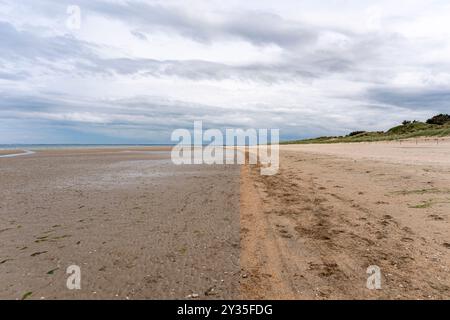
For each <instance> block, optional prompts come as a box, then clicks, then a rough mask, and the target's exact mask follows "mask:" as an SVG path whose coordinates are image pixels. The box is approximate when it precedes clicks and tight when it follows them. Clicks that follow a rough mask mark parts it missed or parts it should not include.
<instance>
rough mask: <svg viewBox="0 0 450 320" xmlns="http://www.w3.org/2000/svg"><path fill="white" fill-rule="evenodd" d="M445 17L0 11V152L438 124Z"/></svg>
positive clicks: (324, 9) (1, 4)
mask: <svg viewBox="0 0 450 320" xmlns="http://www.w3.org/2000/svg"><path fill="white" fill-rule="evenodd" d="M72 5H77V6H78V7H79V8H80V12H81V23H80V28H76V24H74V23H73V22H74V21H76V19H75V20H73V17H74V14H73V11H71V10H69V11H68V7H69V6H72ZM449 17H450V2H449V1H447V0H442V1H433V0H403V1H402V0H398V1H390V0H389V1H387V0H386V1H385V0H378V1H368V0H322V1H316V0H284V1H283V0H277V1H275V0H247V1H238V0H228V1H219V0H208V1H206V0H205V1H200V0H189V1H186V0H163V1H138V0H136V1H125V0H69V1H66V0H21V1H17V0H0V143H166V142H169V141H170V133H171V132H172V130H174V129H176V128H191V127H192V126H193V121H194V120H203V122H204V125H205V127H208V128H230V127H231V128H279V129H280V131H281V137H282V138H284V139H290V138H305V137H312V136H318V135H340V134H346V133H348V132H349V131H352V130H359V129H366V130H385V129H387V128H389V127H391V126H393V125H396V124H397V123H399V122H401V121H402V120H405V119H419V120H424V119H427V117H430V116H432V115H434V114H436V113H439V112H447V113H448V112H450V19H449ZM74 27H75V28H74Z"/></svg>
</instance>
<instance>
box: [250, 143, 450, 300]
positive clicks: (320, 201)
mask: <svg viewBox="0 0 450 320" xmlns="http://www.w3.org/2000/svg"><path fill="white" fill-rule="evenodd" d="M280 162H281V170H280V173H279V174H278V175H277V176H269V177H263V176H260V175H259V170H258V168H257V167H255V166H251V167H250V166H245V167H243V168H242V173H241V237H242V241H241V245H242V254H241V264H242V272H243V273H244V274H245V275H246V277H245V279H243V280H242V286H241V289H242V291H241V295H242V297H244V298H251V299H252V298H273V299H449V298H450V227H449V219H450V216H449V213H450V143H449V142H448V141H447V142H445V141H440V144H439V145H437V144H436V142H435V141H420V142H419V143H418V144H417V145H416V141H409V142H402V144H401V145H400V143H398V142H397V143H393V142H390V143H376V144H370V143H362V144H336V145H291V146H281V156H280ZM371 265H376V266H379V267H380V269H381V275H382V282H381V285H382V288H381V290H369V289H367V288H366V281H367V278H368V274H366V271H367V268H368V266H371Z"/></svg>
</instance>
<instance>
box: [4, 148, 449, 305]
mask: <svg viewBox="0 0 450 320" xmlns="http://www.w3.org/2000/svg"><path fill="white" fill-rule="evenodd" d="M259 169H260V168H259V167H258V166H257V165H242V166H238V165H181V166H176V165H174V164H173V163H172V161H171V159H170V148H169V147H133V148H131V147H130V148H89V149H54V150H36V153H34V154H27V155H23V156H19V157H13V158H2V159H0V190H1V195H0V219H1V227H0V243H1V245H0V283H1V284H2V286H1V287H0V299H22V298H27V299H448V298H450V272H449V271H450V270H449V269H450V228H449V212H450V142H449V141H447V140H446V141H444V140H443V141H439V143H436V141H419V142H417V141H409V142H408V141H407V142H402V143H401V144H400V143H399V142H396V143H395V142H379V143H358V144H333V145H286V146H281V147H280V170H279V172H278V174H277V175H274V176H262V175H260V170H259ZM73 265H76V266H79V267H80V270H81V289H80V290H69V289H68V288H67V286H66V281H67V278H68V277H69V274H67V273H66V270H67V268H68V267H69V266H73ZM369 266H377V267H379V269H380V271H381V277H382V278H381V288H380V289H379V290H369V289H368V288H367V287H366V281H367V278H368V276H369V275H368V274H367V268H368V267H369Z"/></svg>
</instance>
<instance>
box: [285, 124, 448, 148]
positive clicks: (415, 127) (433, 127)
mask: <svg viewBox="0 0 450 320" xmlns="http://www.w3.org/2000/svg"><path fill="white" fill-rule="evenodd" d="M445 136H450V122H448V123H445V124H443V125H437V124H427V123H424V122H413V123H408V124H405V125H400V126H397V127H394V128H391V129H389V130H388V131H386V132H383V131H379V132H362V133H359V134H356V135H348V136H340V137H319V138H314V139H306V140H296V141H285V142H282V143H281V144H313V143H342V142H372V141H373V142H375V141H391V140H400V139H410V138H419V137H445Z"/></svg>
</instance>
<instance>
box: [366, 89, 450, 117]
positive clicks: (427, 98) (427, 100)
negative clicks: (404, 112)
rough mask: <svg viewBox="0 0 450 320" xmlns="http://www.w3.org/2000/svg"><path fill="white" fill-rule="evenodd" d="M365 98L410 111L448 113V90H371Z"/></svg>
mask: <svg viewBox="0 0 450 320" xmlns="http://www.w3.org/2000/svg"><path fill="white" fill-rule="evenodd" d="M367 96H368V98H369V99H370V100H372V101H376V102H378V103H384V104H387V105H390V106H397V107H402V108H406V109H411V110H434V111H436V112H447V113H448V112H449V111H450V90H449V89H448V88H433V89H430V88H402V89H399V88H387V87H384V88H372V89H369V90H368V93H367Z"/></svg>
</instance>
